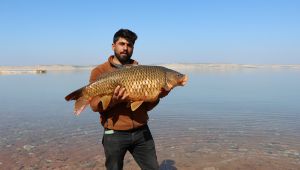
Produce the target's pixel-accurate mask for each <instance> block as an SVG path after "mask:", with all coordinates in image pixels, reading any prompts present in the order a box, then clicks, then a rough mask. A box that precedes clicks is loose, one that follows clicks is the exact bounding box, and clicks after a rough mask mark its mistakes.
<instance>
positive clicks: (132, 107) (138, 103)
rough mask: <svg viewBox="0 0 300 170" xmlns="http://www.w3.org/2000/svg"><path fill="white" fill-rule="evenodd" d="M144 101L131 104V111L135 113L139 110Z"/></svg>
mask: <svg viewBox="0 0 300 170" xmlns="http://www.w3.org/2000/svg"><path fill="white" fill-rule="evenodd" d="M143 102H144V101H135V102H132V103H131V110H132V111H135V110H136V109H138V108H139V107H140V106H141V105H142V104H143Z"/></svg>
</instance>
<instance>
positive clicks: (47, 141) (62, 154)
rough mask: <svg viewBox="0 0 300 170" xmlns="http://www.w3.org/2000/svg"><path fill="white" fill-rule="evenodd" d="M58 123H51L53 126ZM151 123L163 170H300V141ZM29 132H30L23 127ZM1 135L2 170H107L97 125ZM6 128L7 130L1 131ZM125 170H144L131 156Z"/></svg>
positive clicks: (32, 127) (29, 127)
mask: <svg viewBox="0 0 300 170" xmlns="http://www.w3.org/2000/svg"><path fill="white" fill-rule="evenodd" d="M51 123H53V122H49V124H51ZM160 124H161V122H159V121H155V120H152V121H150V128H151V129H152V134H153V136H154V139H155V143H156V150H157V156H158V161H159V163H160V169H166V170H167V169H195V170H196V169H197V170H198V169H203V170H223V169H224V170H232V169H243V170H253V169H263V170H274V169H278V170H279V169H280V170H281V169H291V170H293V169H295V170H296V169H299V168H300V155H299V150H300V144H299V137H294V138H293V137H291V136H285V135H284V134H277V133H278V132H276V131H273V132H269V133H263V132H261V133H260V132H257V131H247V132H243V131H240V130H237V129H236V130H234V129H231V130H229V129H223V128H213V127H214V126H211V127H209V128H204V127H203V128H201V129H200V127H195V126H193V124H192V125H191V126H181V127H179V128H172V127H168V126H167V125H166V126H161V125H160ZM21 126H22V127H27V128H26V130H24V128H23V130H22V129H20V127H21ZM20 127H18V126H17V127H7V128H6V129H5V131H4V130H3V129H2V132H5V134H1V136H2V137H1V145H0V148H1V154H0V161H1V164H0V169H105V166H104V162H105V158H104V152H103V148H102V145H101V136H102V128H101V127H100V125H98V124H96V123H95V124H92V123H91V124H90V125H88V124H84V125H81V126H79V127H72V123H71V122H68V123H67V125H66V124H63V123H62V124H58V126H50V127H48V128H45V127H39V126H36V125H30V123H29V122H28V123H25V124H24V125H20ZM1 128H3V127H1ZM124 164H125V165H124V169H128V170H131V169H139V167H138V166H137V164H136V163H135V161H134V160H133V158H132V156H131V155H130V154H129V153H127V154H126V158H125V160H124Z"/></svg>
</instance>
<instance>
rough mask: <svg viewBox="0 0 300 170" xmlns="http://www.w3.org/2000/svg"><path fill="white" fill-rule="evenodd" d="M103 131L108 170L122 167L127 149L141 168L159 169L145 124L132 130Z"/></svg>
mask: <svg viewBox="0 0 300 170" xmlns="http://www.w3.org/2000/svg"><path fill="white" fill-rule="evenodd" d="M105 131H106V133H104V134H103V139H102V144H103V147H104V151H105V156H106V161H105V166H106V168H107V169H108V170H119V169H123V160H124V156H125V154H126V152H127V151H129V152H130V153H131V154H132V156H133V158H134V159H135V161H136V162H137V164H138V165H139V166H140V168H141V169H143V170H146V169H147V170H151V169H153V170H157V169H159V166H158V162H157V157H156V151H155V145H154V141H153V138H152V135H151V132H150V130H149V128H148V126H147V125H146V126H144V127H142V128H139V129H137V130H133V131H113V132H112V131H109V130H105Z"/></svg>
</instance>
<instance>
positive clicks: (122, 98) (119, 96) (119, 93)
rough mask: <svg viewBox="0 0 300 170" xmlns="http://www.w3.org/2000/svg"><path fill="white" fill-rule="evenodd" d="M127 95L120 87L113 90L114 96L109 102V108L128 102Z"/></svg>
mask: <svg viewBox="0 0 300 170" xmlns="http://www.w3.org/2000/svg"><path fill="white" fill-rule="evenodd" d="M128 97H129V94H128V93H127V92H126V89H125V88H124V87H121V86H117V87H116V88H115V91H114V94H113V96H112V98H111V101H110V106H114V105H116V104H118V103H122V102H126V101H128Z"/></svg>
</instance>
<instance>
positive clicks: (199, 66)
mask: <svg viewBox="0 0 300 170" xmlns="http://www.w3.org/2000/svg"><path fill="white" fill-rule="evenodd" d="M157 65H159V66H164V67H167V68H170V69H175V70H217V71H220V70H241V69H299V70H300V64H225V63H196V64H188V63H186V64H183V63H176V64H157ZM94 67H95V65H87V66H79V65H33V66H0V75H15V74H44V73H47V72H49V71H77V70H91V69H93V68H94Z"/></svg>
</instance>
